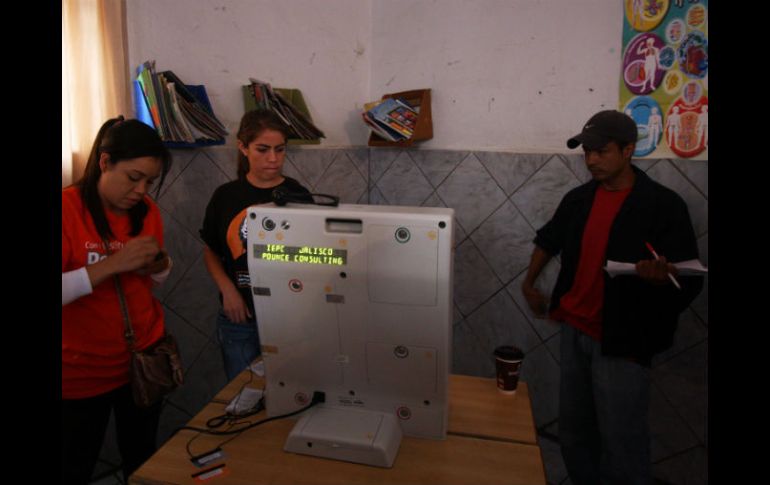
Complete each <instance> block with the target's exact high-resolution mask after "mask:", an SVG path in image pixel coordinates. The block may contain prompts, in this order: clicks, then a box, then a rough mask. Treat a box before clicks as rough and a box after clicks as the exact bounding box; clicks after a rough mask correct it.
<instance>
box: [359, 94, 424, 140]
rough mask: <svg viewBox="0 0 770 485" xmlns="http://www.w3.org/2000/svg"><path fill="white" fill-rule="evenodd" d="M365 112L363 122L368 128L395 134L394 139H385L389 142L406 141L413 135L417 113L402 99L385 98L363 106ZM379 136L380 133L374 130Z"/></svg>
mask: <svg viewBox="0 0 770 485" xmlns="http://www.w3.org/2000/svg"><path fill="white" fill-rule="evenodd" d="M364 109H365V110H366V112H365V116H364V121H366V122H367V123H368V124H369V125H370V126H373V127H374V126H377V127H379V128H382V129H383V130H385V131H386V132H387V133H389V134H391V135H392V134H393V132H396V133H397V134H398V135H397V136H396V137H395V139H394V137H393V136H391V137H385V138H386V139H388V140H390V141H400V140H408V139H409V138H411V137H412V135H413V134H414V128H415V126H416V125H417V117H418V116H419V111H418V110H416V109H415V108H413V107H412V106H411V105H409V103H407V102H406V101H404V100H402V99H397V98H385V99H382V100H380V101H376V102H373V103H367V104H366V105H365V106H364ZM375 132H376V133H377V134H378V135H380V136H381V132H379V131H377V130H375Z"/></svg>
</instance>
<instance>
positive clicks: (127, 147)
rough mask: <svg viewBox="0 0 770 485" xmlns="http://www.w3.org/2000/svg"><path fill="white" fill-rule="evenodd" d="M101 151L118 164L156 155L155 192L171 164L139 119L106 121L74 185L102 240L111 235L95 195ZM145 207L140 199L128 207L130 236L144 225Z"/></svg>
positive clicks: (99, 170)
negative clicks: (157, 170)
mask: <svg viewBox="0 0 770 485" xmlns="http://www.w3.org/2000/svg"><path fill="white" fill-rule="evenodd" d="M102 153H107V154H109V155H110V158H109V162H108V163H111V164H116V163H120V162H121V161H123V160H130V159H133V158H139V157H157V158H160V160H161V174H160V182H159V183H158V189H157V192H156V193H157V194H160V188H161V187H162V186H163V180H164V179H165V178H166V174H167V173H168V170H169V168H170V167H171V153H169V151H168V149H167V148H166V147H165V146H164V145H163V142H162V141H161V139H160V137H159V136H158V133H157V132H156V131H155V130H154V129H153V128H151V127H149V126H148V125H145V124H144V123H142V122H141V121H139V120H126V119H124V118H123V116H122V115H121V116H118V117H117V118H112V119H110V120H107V121H106V122H105V123H104V124H103V125H102V127H101V128H100V129H99V132H98V133H97V134H96V139H95V140H94V144H93V146H92V147H91V153H90V154H89V155H88V162H87V163H86V168H85V172H84V173H83V177H82V178H81V179H80V180H78V181H77V182H76V183H75V185H76V186H77V187H80V194H81V196H82V197H83V205H84V206H85V208H86V210H88V212H89V213H90V214H91V218H93V220H94V225H95V226H96V231H97V232H98V233H99V235H100V236H101V237H102V238H104V239H109V238H111V237H114V235H113V233H112V230H111V229H110V224H109V222H107V216H106V215H105V213H104V206H103V205H102V200H101V197H100V196H99V189H98V184H99V179H100V177H101V176H102V170H101V168H100V167H99V158H100V157H101V154H102ZM148 210H149V208H148V207H147V204H146V203H145V202H144V200H142V201H141V202H139V203H138V204H136V205H135V206H133V207H132V208H130V209H129V210H128V216H129V219H130V221H131V232H130V233H129V234H130V235H131V236H136V235H137V234H139V233H140V232H141V231H142V227H143V226H144V217H145V216H146V215H147V212H148Z"/></svg>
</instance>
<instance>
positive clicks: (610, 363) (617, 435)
mask: <svg viewBox="0 0 770 485" xmlns="http://www.w3.org/2000/svg"><path fill="white" fill-rule="evenodd" d="M649 401H650V369H648V368H647V367H644V366H642V365H639V364H637V363H635V362H632V361H631V360H628V359H624V358H620V357H608V356H604V355H602V353H601V343H599V342H597V341H596V340H594V339H592V338H591V337H589V336H587V335H586V334H584V333H582V332H580V331H578V330H576V329H575V328H574V327H572V326H571V325H569V324H566V323H565V324H563V325H562V332H561V388H560V398H559V441H560V443H561V452H562V457H563V458H564V464H565V465H566V467H567V471H568V472H569V476H570V478H571V479H572V482H573V483H574V485H582V484H590V485H597V484H603V485H604V484H624V485H637V484H638V485H642V484H643V485H649V484H650V483H651V481H652V463H651V457H650V436H649V422H648V409H649Z"/></svg>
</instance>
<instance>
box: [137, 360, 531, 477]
mask: <svg viewBox="0 0 770 485" xmlns="http://www.w3.org/2000/svg"><path fill="white" fill-rule="evenodd" d="M244 385H248V386H250V387H254V388H257V389H260V388H262V387H263V385H264V381H263V379H262V378H259V377H257V376H254V375H253V374H251V372H250V371H249V370H248V369H247V370H245V371H244V372H242V373H241V374H240V375H239V376H238V377H236V378H235V379H234V380H233V381H232V382H230V383H229V384H228V385H227V386H225V387H224V388H223V389H222V390H221V391H220V392H219V393H218V394H217V395H216V397H215V398H214V399H213V400H212V401H211V402H210V403H209V404H208V405H207V406H206V407H205V408H204V409H203V410H202V411H201V412H200V413H198V415H197V416H195V417H194V418H193V419H192V421H190V423H188V425H189V426H194V427H199V428H204V427H205V423H206V421H207V420H208V419H210V418H211V417H214V416H218V415H221V414H224V408H225V406H226V405H227V403H229V402H230V400H231V399H232V397H233V396H235V395H236V394H237V393H238V392H239V391H240V389H241V388H242V387H243V386H244ZM528 391H529V390H528V388H527V385H526V383H523V382H520V383H519V386H518V390H517V391H516V394H515V395H513V396H509V395H503V394H501V393H499V392H498V391H497V387H496V383H495V380H494V379H483V378H478V377H470V376H459V375H453V376H451V377H450V387H449V432H448V435H447V439H446V440H425V439H418V438H410V437H407V436H405V437H403V439H402V441H401V446H400V448H399V451H398V455H397V456H396V461H395V463H394V464H393V468H378V467H373V466H367V465H360V464H356V463H347V462H342V461H336V460H327V459H323V458H318V457H313V456H307V455H298V454H294V453H287V452H284V451H283V445H284V442H285V441H286V437H287V436H288V435H289V432H290V431H291V429H292V428H293V427H294V424H295V423H296V421H294V420H290V419H283V420H277V421H271V422H268V423H265V424H263V425H261V426H258V427H256V428H253V429H250V430H248V431H246V432H244V433H242V434H241V435H240V436H238V437H237V438H235V439H233V440H232V441H230V442H229V443H227V444H225V445H224V446H223V450H224V453H225V458H224V460H223V462H224V463H225V467H224V470H225V475H221V476H216V477H214V478H211V479H210V480H208V481H206V482H203V483H206V484H211V485H220V484H221V485H255V484H291V483H297V484H311V483H312V484H334V485H339V484H442V485H453V484H458V485H459V484H476V483H483V484H498V483H499V484H509V485H516V484H522V485H537V484H542V485H545V483H546V480H545V472H544V468H543V462H542V459H541V455H540V448H539V447H538V446H537V441H536V437H535V427H534V422H533V420H532V410H531V407H530V401H529V392H528ZM262 417H264V412H263V413H261V414H260V415H257V416H256V417H252V418H251V419H252V421H257V420H259V419H261V418H262ZM196 436H197V437H196ZM230 437H232V436H230ZM193 438H195V439H194V440H193V441H192V442H191V444H190V449H191V451H192V453H193V454H198V453H202V452H204V451H207V450H210V449H213V448H215V447H217V446H218V445H219V444H220V443H222V442H223V441H225V440H226V439H228V438H229V437H227V436H211V435H204V434H201V435H198V433H196V432H194V431H189V430H183V431H180V432H178V433H177V434H175V435H174V436H173V437H172V438H171V439H170V440H169V441H167V442H166V443H165V444H164V445H163V446H162V447H161V448H160V449H159V450H158V451H157V452H156V453H155V455H153V456H152V458H150V460H148V461H147V462H146V463H144V465H142V467H140V468H139V469H138V470H137V471H136V472H135V473H134V474H133V475H132V476H131V477H130V479H129V483H130V484H136V485H169V484H178V485H186V484H190V485H193V484H196V483H200V482H196V481H195V480H194V478H193V477H192V475H193V474H195V473H197V472H199V471H201V469H200V468H197V467H195V466H194V465H193V464H192V463H191V462H190V459H189V455H188V453H187V450H186V447H187V445H188V442H190V440H191V439H193ZM221 462H222V461H219V462H216V463H212V464H211V465H212V466H213V465H215V464H218V463H221Z"/></svg>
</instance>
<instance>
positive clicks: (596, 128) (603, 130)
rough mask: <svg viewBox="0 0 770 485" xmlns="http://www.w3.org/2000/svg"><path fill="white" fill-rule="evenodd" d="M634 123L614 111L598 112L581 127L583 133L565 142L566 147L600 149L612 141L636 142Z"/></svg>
mask: <svg viewBox="0 0 770 485" xmlns="http://www.w3.org/2000/svg"><path fill="white" fill-rule="evenodd" d="M636 137H637V131H636V122H635V121H634V120H633V119H632V118H631V117H630V116H628V115H627V114H624V113H621V112H620V111H615V110H606V111H599V112H598V113H596V114H595V115H593V116H592V117H591V119H589V120H588V122H587V123H586V124H585V126H583V131H581V132H580V133H578V134H577V135H575V136H573V137H572V138H570V139H569V140H567V147H569V148H577V147H578V146H580V144H581V143H582V144H583V146H585V147H586V148H602V147H603V146H605V145H606V144H607V143H609V142H610V141H612V140H618V141H621V142H624V143H630V142H636Z"/></svg>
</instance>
